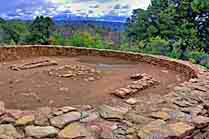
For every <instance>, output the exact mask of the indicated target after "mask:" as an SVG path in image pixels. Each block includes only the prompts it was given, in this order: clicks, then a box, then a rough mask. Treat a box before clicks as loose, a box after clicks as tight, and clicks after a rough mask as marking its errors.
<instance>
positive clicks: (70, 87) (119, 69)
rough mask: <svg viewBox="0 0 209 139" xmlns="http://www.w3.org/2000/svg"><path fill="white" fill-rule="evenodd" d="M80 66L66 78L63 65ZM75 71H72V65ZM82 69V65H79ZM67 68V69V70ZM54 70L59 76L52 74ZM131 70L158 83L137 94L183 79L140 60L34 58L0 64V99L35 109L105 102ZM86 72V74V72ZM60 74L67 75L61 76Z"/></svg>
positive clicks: (163, 88)
mask: <svg viewBox="0 0 209 139" xmlns="http://www.w3.org/2000/svg"><path fill="white" fill-rule="evenodd" d="M45 59H48V60H52V61H56V62H57V65H49V66H44V67H37V68H31V69H24V70H12V69H11V66H14V65H21V64H27V63H31V62H34V61H40V60H45ZM66 65H68V66H67V68H68V67H69V65H71V66H72V65H74V66H75V65H76V66H78V67H79V66H84V67H83V68H84V70H85V68H87V70H89V71H91V72H90V73H86V74H85V75H83V74H78V75H77V76H75V77H73V78H72V77H70V76H71V74H74V71H73V72H68V73H70V74H67V73H66V71H65V72H63V71H61V69H62V68H63V66H66ZM74 68H75V71H76V67H74ZM80 68H81V69H82V67H80ZM68 70H69V69H68ZM50 71H52V73H54V71H57V73H59V74H60V71H61V72H63V73H62V75H63V77H61V76H54V75H55V74H50V73H51V72H50ZM134 73H146V74H149V75H151V76H152V77H153V78H155V79H156V80H158V81H160V84H159V85H158V86H156V87H155V88H149V89H147V90H144V91H142V92H139V93H138V95H147V94H150V93H151V94H152V93H154V94H156V93H158V94H165V93H167V92H168V91H169V89H168V87H169V86H171V85H175V84H176V83H178V82H183V81H184V80H185V79H184V77H183V76H181V75H180V74H177V73H176V72H174V71H169V70H166V69H164V68H160V67H156V66H152V65H149V64H144V63H136V62H129V61H124V60H119V59H115V58H103V57H90V56H80V57H36V58H28V59H23V60H16V61H8V62H4V63H0V77H1V78H0V100H2V101H4V102H5V103H6V107H7V108H15V109H16V108H18V109H35V108H37V107H42V106H56V107H59V106H68V105H69V106H71V105H80V104H81V105H83V104H89V105H98V104H102V103H105V102H108V101H109V100H111V98H113V97H114V96H112V95H110V92H111V91H112V90H114V89H117V88H120V87H123V86H125V85H127V84H128V83H129V82H130V76H131V75H132V74H134ZM88 74H89V75H88ZM64 75H69V77H68V76H66V77H65V76H64Z"/></svg>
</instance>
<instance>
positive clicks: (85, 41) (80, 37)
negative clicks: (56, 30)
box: [65, 32, 104, 48]
mask: <svg viewBox="0 0 209 139" xmlns="http://www.w3.org/2000/svg"><path fill="white" fill-rule="evenodd" d="M65 45H73V46H77V47H87V48H103V46H104V44H103V42H102V40H101V39H100V37H99V36H97V35H96V36H95V37H93V36H92V35H91V34H89V33H86V32H85V33H77V34H74V35H73V36H71V37H69V38H67V39H66V40H65Z"/></svg>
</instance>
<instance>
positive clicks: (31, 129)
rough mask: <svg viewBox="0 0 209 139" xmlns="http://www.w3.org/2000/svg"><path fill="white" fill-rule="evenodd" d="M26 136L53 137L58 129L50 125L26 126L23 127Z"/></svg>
mask: <svg viewBox="0 0 209 139" xmlns="http://www.w3.org/2000/svg"><path fill="white" fill-rule="evenodd" d="M25 133H26V136H28V137H35V138H45V137H54V136H56V135H57V134H58V131H57V130H56V129H55V128H54V127H51V126H46V127H40V126H27V127H26V128H25Z"/></svg>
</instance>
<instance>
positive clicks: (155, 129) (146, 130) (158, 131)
mask: <svg viewBox="0 0 209 139" xmlns="http://www.w3.org/2000/svg"><path fill="white" fill-rule="evenodd" d="M137 135H138V137H139V138H140V139H169V138H170V137H174V136H175V133H174V132H173V131H172V130H171V129H170V128H169V127H168V126H167V125H166V122H165V121H163V120H156V121H153V122H150V123H149V124H147V125H146V126H144V127H143V128H142V129H140V130H139V131H138V134H137Z"/></svg>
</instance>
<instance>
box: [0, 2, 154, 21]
mask: <svg viewBox="0 0 209 139" xmlns="http://www.w3.org/2000/svg"><path fill="white" fill-rule="evenodd" d="M149 3H150V0H10V1H9V2H8V0H1V4H2V5H4V6H1V7H0V16H1V17H10V18H24V19H26V18H27V19H31V18H33V17H35V16H38V15H45V16H51V17H53V16H57V15H59V14H60V13H62V14H63V13H66V14H67V13H69V14H75V15H83V16H105V15H111V14H112V15H117V16H121V15H122V16H130V15H131V13H132V10H133V9H136V8H146V7H148V5H149Z"/></svg>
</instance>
